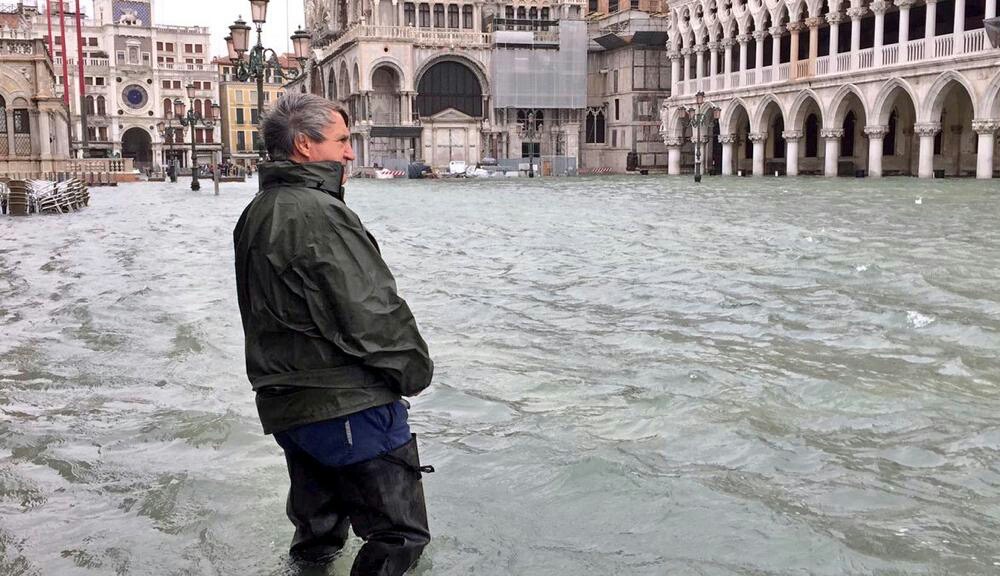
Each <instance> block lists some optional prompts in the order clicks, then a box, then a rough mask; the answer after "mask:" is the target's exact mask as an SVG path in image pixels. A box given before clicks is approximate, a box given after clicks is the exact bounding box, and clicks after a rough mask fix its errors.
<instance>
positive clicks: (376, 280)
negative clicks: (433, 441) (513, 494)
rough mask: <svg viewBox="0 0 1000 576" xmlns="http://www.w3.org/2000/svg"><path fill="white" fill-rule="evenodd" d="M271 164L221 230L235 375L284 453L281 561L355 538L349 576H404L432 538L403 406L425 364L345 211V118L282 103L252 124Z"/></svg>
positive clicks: (423, 379)
mask: <svg viewBox="0 0 1000 576" xmlns="http://www.w3.org/2000/svg"><path fill="white" fill-rule="evenodd" d="M262 131H263V135H264V143H265V145H266V146H267V150H268V153H269V154H270V156H271V159H272V161H271V162H268V163H265V164H261V166H260V172H259V177H260V193H259V194H258V195H257V196H256V197H255V198H254V200H253V201H252V202H251V203H250V205H249V206H247V208H246V210H245V211H244V212H243V215H242V216H241V217H240V220H239V222H238V223H237V225H236V230H235V231H234V233H233V237H234V243H235V246H236V286H237V293H238V297H239V305H240V314H241V316H242V319H243V331H244V334H245V339H246V362H247V375H248V376H249V378H250V382H251V384H252V385H253V389H254V390H255V391H256V394H257V398H256V400H257V411H258V414H259V415H260V419H261V423H262V424H263V427H264V432H265V433H267V434H274V437H275V440H277V442H278V444H279V445H281V447H282V448H283V449H284V451H285V460H286V462H287V464H288V474H289V478H290V480H291V488H290V490H289V493H288V505H287V513H288V517H289V519H290V520H291V521H292V524H294V525H295V536H294V538H293V540H292V545H291V555H292V556H293V558H295V559H296V560H306V561H312V562H317V561H318V562H326V561H328V560H330V559H331V558H332V556H333V555H334V554H336V553H337V552H338V551H339V550H340V549H341V548H342V547H343V546H344V543H345V542H346V540H347V531H348V523H350V524H351V525H352V526H353V528H354V532H355V533H356V534H357V535H358V536H359V537H361V538H362V539H364V540H365V544H364V546H362V548H361V551H360V552H359V553H358V556H357V558H356V559H355V561H354V567H353V569H352V571H351V574H352V575H367V574H379V575H382V574H386V575H388V574H402V573H403V572H405V571H406V570H407V569H409V568H410V567H411V566H412V565H413V564H414V563H415V562H416V561H417V559H418V558H419V556H420V553H421V552H422V551H423V549H424V547H425V546H426V545H427V543H428V542H429V541H430V532H429V530H428V527H427V513H426V510H425V507H424V494H423V487H422V484H421V472H431V471H433V469H432V468H430V467H429V466H421V465H420V461H419V457H418V455H417V444H416V435H411V434H410V429H409V425H408V424H407V408H408V405H407V404H405V403H404V401H403V400H402V396H413V395H416V394H418V393H419V392H420V391H422V390H423V389H424V388H426V387H427V386H428V385H430V382H431V376H432V374H433V371H434V364H433V363H432V362H431V359H430V357H429V355H428V352H427V345H426V343H425V342H424V340H423V338H421V336H420V332H419V331H418V330H417V324H416V322H415V321H414V319H413V315H412V314H411V313H410V309H409V307H408V306H407V305H406V302H405V301H403V299H402V298H400V297H399V295H398V294H397V293H396V283H395V280H394V279H393V277H392V274H391V273H390V272H389V269H388V267H387V266H386V264H385V262H384V261H383V260H382V257H381V255H380V253H379V248H378V244H377V243H376V242H375V238H374V237H372V235H371V234H370V233H369V232H368V231H367V230H366V229H365V227H364V225H363V224H362V223H361V221H360V220H359V219H358V216H357V215H356V214H355V213H354V212H353V211H351V210H350V209H349V208H348V207H347V205H346V204H344V195H343V188H342V185H343V183H344V182H346V179H347V176H346V173H345V172H344V165H345V164H346V163H347V162H349V161H351V160H354V151H353V149H352V148H351V141H350V130H349V128H348V116H347V112H346V111H345V110H344V109H343V107H341V106H340V105H338V104H335V103H333V102H331V101H329V100H325V99H323V98H320V97H318V96H313V95H309V94H286V95H285V96H284V97H282V98H281V99H280V100H279V101H278V102H277V103H276V104H275V106H274V108H273V109H272V110H271V111H270V112H269V113H268V115H267V117H266V118H265V120H264V124H263V129H262Z"/></svg>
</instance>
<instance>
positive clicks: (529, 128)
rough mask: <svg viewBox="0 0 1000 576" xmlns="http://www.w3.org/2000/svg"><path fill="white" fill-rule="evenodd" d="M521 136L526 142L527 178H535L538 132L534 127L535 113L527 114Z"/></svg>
mask: <svg viewBox="0 0 1000 576" xmlns="http://www.w3.org/2000/svg"><path fill="white" fill-rule="evenodd" d="M521 134H522V135H523V136H524V139H525V140H527V141H528V144H530V146H529V147H528V178H534V177H535V137H536V136H537V134H538V131H537V129H536V127H535V113H534V112H528V119H527V121H526V122H525V124H524V128H523V129H522V132H521Z"/></svg>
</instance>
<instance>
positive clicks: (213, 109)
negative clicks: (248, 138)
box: [174, 84, 219, 191]
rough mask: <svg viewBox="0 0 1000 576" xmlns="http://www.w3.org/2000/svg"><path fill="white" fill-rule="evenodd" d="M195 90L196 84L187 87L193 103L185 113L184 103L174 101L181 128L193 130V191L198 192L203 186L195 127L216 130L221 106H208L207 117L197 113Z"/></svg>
mask: <svg viewBox="0 0 1000 576" xmlns="http://www.w3.org/2000/svg"><path fill="white" fill-rule="evenodd" d="M194 90H195V88H194V84H188V85H187V96H188V100H189V101H190V102H191V108H190V109H189V110H187V112H186V113H185V110H184V101H183V100H181V99H180V98H178V99H176V100H174V114H175V115H176V116H177V118H178V119H179V120H180V122H181V126H184V127H185V128H187V127H190V128H191V189H192V190H195V191H198V190H201V184H200V183H199V182H198V147H197V144H196V138H195V127H197V126H198V124H201V125H202V126H204V127H205V128H208V129H212V128H214V127H215V119H216V118H218V116H219V105H218V104H217V103H214V102H213V103H212V104H211V105H210V106H207V110H206V111H207V116H202V115H201V114H199V113H198V112H195V110H194Z"/></svg>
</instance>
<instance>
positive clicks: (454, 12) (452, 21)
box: [448, 4, 458, 28]
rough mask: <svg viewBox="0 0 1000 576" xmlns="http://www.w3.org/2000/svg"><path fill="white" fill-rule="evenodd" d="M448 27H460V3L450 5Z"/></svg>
mask: <svg viewBox="0 0 1000 576" xmlns="http://www.w3.org/2000/svg"><path fill="white" fill-rule="evenodd" d="M448 28H458V5H457V4H451V5H449V6H448Z"/></svg>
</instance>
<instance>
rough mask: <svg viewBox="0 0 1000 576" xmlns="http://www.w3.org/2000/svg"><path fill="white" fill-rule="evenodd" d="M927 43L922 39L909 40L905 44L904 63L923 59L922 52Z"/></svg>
mask: <svg viewBox="0 0 1000 576" xmlns="http://www.w3.org/2000/svg"><path fill="white" fill-rule="evenodd" d="M926 47H927V42H926V41H924V39H923V38H921V39H920V40H910V41H909V42H907V43H906V61H907V62H917V61H920V60H923V59H924V52H925V49H926Z"/></svg>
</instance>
